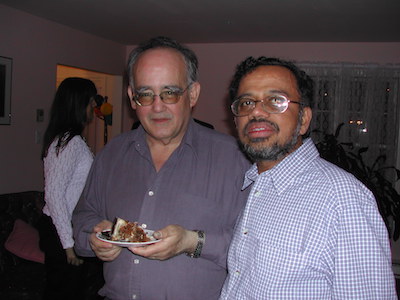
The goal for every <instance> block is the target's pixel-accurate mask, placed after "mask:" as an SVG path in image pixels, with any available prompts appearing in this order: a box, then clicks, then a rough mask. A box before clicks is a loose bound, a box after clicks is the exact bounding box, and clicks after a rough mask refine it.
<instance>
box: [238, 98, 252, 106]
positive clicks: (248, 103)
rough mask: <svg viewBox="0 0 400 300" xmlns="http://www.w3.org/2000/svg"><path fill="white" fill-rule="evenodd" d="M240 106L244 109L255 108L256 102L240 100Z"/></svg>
mask: <svg viewBox="0 0 400 300" xmlns="http://www.w3.org/2000/svg"><path fill="white" fill-rule="evenodd" d="M239 106H240V107H243V108H246V107H249V106H254V100H252V99H249V98H243V99H240V102H239Z"/></svg>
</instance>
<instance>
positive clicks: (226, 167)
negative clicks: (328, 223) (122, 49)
mask: <svg viewBox="0 0 400 300" xmlns="http://www.w3.org/2000/svg"><path fill="white" fill-rule="evenodd" d="M197 69H198V66H197V58H196V56H195V54H194V53H193V52H192V51H191V50H190V49H188V48H186V47H184V46H182V45H180V44H178V43H177V42H176V41H174V40H172V39H169V38H164V37H159V38H155V39H151V40H150V41H148V42H146V43H144V44H142V45H140V46H139V47H137V48H136V49H134V50H133V52H132V53H131V55H130V58H129V63H128V75H129V88H128V95H129V97H130V100H131V106H132V108H133V109H134V110H135V111H136V115H137V117H138V119H139V121H140V124H141V125H139V127H138V128H137V129H135V130H131V131H130V132H127V133H124V134H122V135H121V136H119V137H116V138H114V139H113V140H111V141H110V142H109V143H108V144H107V146H106V147H105V148H104V150H103V151H102V152H101V153H100V154H98V155H97V157H96V159H95V162H94V164H93V168H92V171H91V174H90V175H89V178H88V181H87V185H86V188H85V191H84V193H83V195H82V198H81V200H80V202H79V203H78V206H77V209H76V210H75V213H74V218H73V224H74V232H75V237H76V248H77V251H78V253H80V254H81V255H87V256H90V255H92V256H93V255H97V256H98V257H99V258H100V259H102V260H103V261H105V263H104V277H105V285H104V287H103V288H102V289H101V291H100V294H101V295H103V296H105V297H106V299H124V300H126V299H146V300H147V299H152V300H157V299H177V300H178V299H191V300H195V299H199V300H204V299H207V300H210V299H211V300H212V299H218V297H219V295H220V292H221V288H222V285H223V282H224V280H225V277H226V274H227V271H226V257H227V251H228V246H229V243H230V240H231V236H232V232H233V227H234V224H235V222H236V219H237V216H238V214H239V212H240V211H241V209H242V208H243V207H244V204H245V201H246V198H247V193H246V191H243V192H242V191H241V186H242V182H243V176H244V172H245V171H246V170H247V169H248V168H249V166H250V163H249V161H248V160H247V159H246V157H245V156H244V155H243V153H242V152H241V151H240V149H239V147H238V146H237V143H236V141H235V139H234V138H232V137H230V136H227V135H224V134H221V133H218V132H217V131H216V130H212V129H209V128H206V127H205V126H202V125H199V124H197V123H196V122H194V120H193V119H192V117H191V110H192V108H193V107H194V106H195V105H196V103H197V100H198V97H199V94H200V84H199V82H198V81H197ZM116 217H120V218H123V219H125V220H129V221H137V222H139V224H144V225H145V226H146V228H147V229H151V230H156V232H155V234H154V236H155V237H156V238H157V239H161V241H160V242H158V243H155V244H153V245H149V246H146V247H138V248H132V247H131V248H129V247H128V248H122V247H120V246H118V245H114V244H110V243H107V242H103V241H100V240H99V239H97V237H96V235H95V233H96V232H100V231H102V230H105V229H110V228H111V226H112V221H113V220H114V218H116ZM171 224H172V225H171ZM173 224H177V225H173Z"/></svg>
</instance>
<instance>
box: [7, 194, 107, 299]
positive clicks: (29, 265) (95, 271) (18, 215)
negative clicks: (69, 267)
mask: <svg viewBox="0 0 400 300" xmlns="http://www.w3.org/2000/svg"><path fill="white" fill-rule="evenodd" d="M43 206H44V193H43V192H40V191H28V192H21V193H11V194H3V195H0V299H7V300H17V299H18V300H25V299H29V300H39V299H42V294H43V290H44V287H45V284H46V280H45V267H44V264H43V261H42V263H40V262H36V261H32V260H28V259H24V258H21V255H19V256H17V255H15V254H13V253H11V252H10V251H8V250H7V249H6V247H5V243H6V241H7V238H8V237H9V236H10V233H11V232H14V233H15V232H16V230H15V229H14V224H16V222H15V221H16V220H18V219H19V220H22V221H23V222H21V221H18V222H17V224H21V223H22V224H25V225H24V226H29V228H30V230H33V231H35V233H36V229H35V227H36V225H37V223H38V221H39V218H40V217H41V215H42V208H43ZM28 224H29V225H28ZM37 239H38V238H37ZM23 240H25V239H23ZM27 240H28V239H27ZM37 242H38V240H37ZM22 244H23V243H22ZM24 246H26V245H22V247H21V249H22V248H24ZM8 248H10V247H8ZM34 248H35V247H34ZM36 248H37V250H38V251H39V252H41V251H40V249H39V247H38V245H37V247H36ZM36 248H35V249H36ZM14 252H18V253H19V254H21V251H14ZM42 254H43V253H42ZM30 257H32V255H31V256H30ZM35 258H36V256H35ZM43 259H44V257H43ZM85 264H86V269H85V270H86V278H85V282H86V283H87V284H86V288H85V295H82V299H84V300H100V299H103V297H100V296H99V295H97V291H98V290H99V289H100V288H101V286H102V285H103V283H104V280H103V276H102V263H101V262H100V261H99V260H98V259H97V258H86V259H85Z"/></svg>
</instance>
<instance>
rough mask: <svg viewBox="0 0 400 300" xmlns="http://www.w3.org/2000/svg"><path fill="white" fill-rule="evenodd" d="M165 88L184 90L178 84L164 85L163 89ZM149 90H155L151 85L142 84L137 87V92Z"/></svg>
mask: <svg viewBox="0 0 400 300" xmlns="http://www.w3.org/2000/svg"><path fill="white" fill-rule="evenodd" d="M165 89H168V90H172V91H181V90H182V88H181V87H179V86H177V85H165V86H163V87H162V89H161V90H165ZM147 90H151V91H153V89H152V88H151V87H150V86H142V87H140V88H138V89H135V92H136V93H143V92H145V91H147ZM153 92H154V91H153Z"/></svg>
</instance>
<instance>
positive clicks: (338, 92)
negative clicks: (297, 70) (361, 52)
mask: <svg viewBox="0 0 400 300" xmlns="http://www.w3.org/2000/svg"><path fill="white" fill-rule="evenodd" d="M300 67H302V68H303V69H304V70H305V71H306V72H307V73H308V74H309V75H310V76H311V77H312V78H313V79H314V83H315V86H314V88H315V91H314V95H315V97H314V99H315V103H314V107H313V122H312V124H311V130H315V129H316V130H318V131H317V132H313V135H312V137H313V140H314V141H315V142H318V140H319V139H320V138H321V136H322V133H334V132H335V130H336V128H337V126H338V125H339V124H340V123H344V124H345V125H344V126H343V127H342V129H341V132H340V136H339V141H340V142H353V143H354V145H355V146H356V147H357V148H359V147H368V151H367V152H366V153H364V154H363V156H364V160H365V162H366V164H367V165H368V166H371V165H372V163H373V162H374V161H375V159H376V158H377V157H378V156H379V155H382V154H384V155H386V162H385V163H384V165H385V166H397V167H399V165H400V162H397V160H399V158H400V155H397V153H398V151H399V150H400V149H399V148H398V143H399V122H400V118H399V108H400V104H399V101H400V92H399V86H400V66H385V67H382V66H376V65H354V64H301V65H300Z"/></svg>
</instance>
